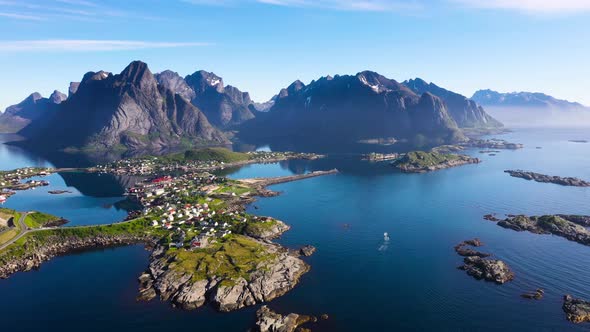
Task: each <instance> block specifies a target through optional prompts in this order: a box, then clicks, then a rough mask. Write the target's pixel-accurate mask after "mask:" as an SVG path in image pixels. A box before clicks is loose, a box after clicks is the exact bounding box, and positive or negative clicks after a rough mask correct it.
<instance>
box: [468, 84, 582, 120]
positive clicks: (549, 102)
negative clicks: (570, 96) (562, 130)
mask: <svg viewBox="0 0 590 332" xmlns="http://www.w3.org/2000/svg"><path fill="white" fill-rule="evenodd" d="M471 99H473V100H474V101H475V102H477V103H479V104H480V105H482V106H484V107H485V108H486V110H487V111H488V112H489V113H490V114H492V115H493V116H495V117H496V118H498V119H499V120H501V121H502V122H504V123H506V124H508V125H526V126H586V125H588V124H590V108H588V107H586V106H584V105H582V104H580V103H576V102H570V101H567V100H562V99H557V98H554V97H552V96H549V95H546V94H544V93H538V92H511V93H500V92H497V91H493V90H489V89H487V90H479V91H477V92H475V94H474V95H473V97H471Z"/></svg>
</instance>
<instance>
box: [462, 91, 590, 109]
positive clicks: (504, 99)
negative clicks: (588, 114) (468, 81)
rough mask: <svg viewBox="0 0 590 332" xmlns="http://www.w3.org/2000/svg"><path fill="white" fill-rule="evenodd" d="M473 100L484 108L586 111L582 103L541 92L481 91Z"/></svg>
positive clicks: (476, 93)
mask: <svg viewBox="0 0 590 332" xmlns="http://www.w3.org/2000/svg"><path fill="white" fill-rule="evenodd" d="M471 99H473V100H475V101H476V102H478V103H480V104H481V105H483V106H492V107H529V108H547V109H561V110H584V109H586V107H584V105H582V104H580V103H575V102H569V101H567V100H562V99H557V98H554V97H551V96H549V95H546V94H544V93H539V92H511V93H500V92H497V91H493V90H489V89H488V90H479V91H477V92H475V94H474V95H473V97H471Z"/></svg>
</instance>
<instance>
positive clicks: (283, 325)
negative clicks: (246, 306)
mask: <svg viewBox="0 0 590 332" xmlns="http://www.w3.org/2000/svg"><path fill="white" fill-rule="evenodd" d="M316 321H317V318H316V317H313V316H305V315H299V314H294V313H291V314H288V315H286V316H283V315H281V314H278V313H276V312H274V311H272V310H271V309H270V308H269V307H267V306H262V307H261V308H260V309H258V311H256V325H255V326H254V332H294V331H299V330H298V327H299V326H301V325H302V324H305V323H308V322H316Z"/></svg>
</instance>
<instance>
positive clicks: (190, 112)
mask: <svg viewBox="0 0 590 332" xmlns="http://www.w3.org/2000/svg"><path fill="white" fill-rule="evenodd" d="M72 92H73V94H71V95H70V97H69V98H68V99H67V100H66V101H64V102H62V103H61V104H60V105H59V107H58V109H57V110H56V111H55V112H53V113H52V114H46V115H42V116H40V117H39V118H38V120H37V121H34V122H32V123H31V124H30V125H29V126H27V127H26V128H24V129H23V130H21V131H20V132H19V134H21V135H23V136H25V137H26V138H27V139H28V142H29V143H30V144H33V145H35V147H42V148H57V149H67V148H77V149H87V150H103V149H113V148H114V149H117V148H121V149H132V150H134V149H161V148H165V147H169V146H176V145H181V144H187V145H188V144H198V143H203V144H226V143H228V142H229V141H228V140H227V138H226V137H225V135H224V134H223V133H222V132H221V131H220V130H219V129H217V128H215V127H213V126H212V125H211V124H210V123H209V120H208V119H207V117H206V116H205V115H204V114H203V113H202V112H201V111H200V110H199V109H198V108H197V107H195V106H194V105H193V104H191V103H190V102H189V101H188V100H186V99H185V98H183V97H182V96H180V95H178V94H176V93H174V92H172V91H171V90H169V89H167V88H166V87H164V86H162V85H159V84H158V83H157V81H156V78H155V77H154V75H153V74H152V73H151V72H150V70H149V69H148V67H147V65H146V64H145V63H143V62H140V61H134V62H132V63H131V64H130V65H129V66H127V67H126V68H125V69H124V70H123V71H122V72H121V73H120V74H117V75H113V74H112V73H107V72H104V71H99V72H89V73H87V74H86V75H84V77H83V79H82V81H81V82H80V84H79V85H78V87H77V89H75V91H72Z"/></svg>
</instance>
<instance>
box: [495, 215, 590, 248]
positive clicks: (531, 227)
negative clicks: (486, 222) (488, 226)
mask: <svg viewBox="0 0 590 332" xmlns="http://www.w3.org/2000/svg"><path fill="white" fill-rule="evenodd" d="M497 224H498V226H500V227H504V228H507V229H512V230H514V231H517V232H523V231H528V232H531V233H535V234H553V235H557V236H560V237H563V238H566V239H568V240H570V241H574V242H578V243H580V244H583V245H586V246H590V231H589V230H588V229H587V228H586V227H588V226H589V225H590V216H575V215H563V214H560V215H546V216H540V217H537V216H532V217H529V216H525V215H518V216H508V218H506V219H504V220H500V221H498V222H497Z"/></svg>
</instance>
